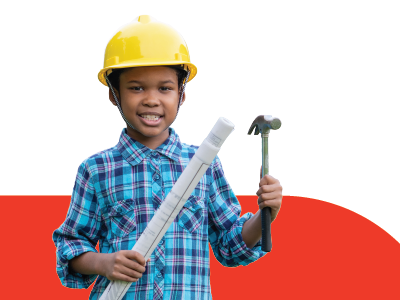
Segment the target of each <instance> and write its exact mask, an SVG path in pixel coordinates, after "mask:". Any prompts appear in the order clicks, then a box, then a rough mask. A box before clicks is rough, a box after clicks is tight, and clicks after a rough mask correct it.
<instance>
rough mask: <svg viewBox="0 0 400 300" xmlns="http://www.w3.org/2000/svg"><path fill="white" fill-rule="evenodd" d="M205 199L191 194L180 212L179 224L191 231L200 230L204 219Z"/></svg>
mask: <svg viewBox="0 0 400 300" xmlns="http://www.w3.org/2000/svg"><path fill="white" fill-rule="evenodd" d="M204 210H205V207H204V201H203V200H202V198H200V197H198V196H193V195H190V196H189V198H188V200H187V201H186V203H185V204H184V205H183V207H182V210H181V211H180V212H179V215H178V217H179V221H178V224H179V225H180V226H181V227H183V228H184V229H186V230H187V231H189V232H190V233H196V232H199V230H198V229H199V227H201V225H202V223H203V220H204V213H205V212H204Z"/></svg>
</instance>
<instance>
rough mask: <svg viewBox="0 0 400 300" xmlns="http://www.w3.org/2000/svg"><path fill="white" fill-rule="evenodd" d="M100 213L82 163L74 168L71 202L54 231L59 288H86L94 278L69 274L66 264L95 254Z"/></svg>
mask: <svg viewBox="0 0 400 300" xmlns="http://www.w3.org/2000/svg"><path fill="white" fill-rule="evenodd" d="M100 227H101V214H100V209H99V206H98V204H97V197H96V193H95V189H94V186H93V182H92V178H91V176H90V173H89V171H88V169H87V168H86V165H85V163H82V164H81V165H80V167H79V169H78V174H77V176H76V181H75V186H74V190H73V193H72V197H71V203H70V206H69V210H68V213H67V217H66V219H65V221H64V223H63V224H62V225H61V226H60V227H59V228H58V229H57V230H55V231H54V233H53V241H54V244H55V245H56V247H57V252H56V254H57V274H58V276H59V278H60V280H61V283H62V285H64V286H66V287H69V288H78V289H81V288H88V287H89V286H90V285H91V284H92V283H93V282H94V280H95V279H96V277H97V275H82V274H79V273H75V272H72V270H70V269H69V266H68V262H69V261H70V260H71V259H72V258H74V257H76V256H79V255H81V254H83V253H85V252H89V251H91V252H97V251H96V248H95V247H96V244H97V242H98V240H99V233H100Z"/></svg>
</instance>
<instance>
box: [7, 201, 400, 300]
mask: <svg viewBox="0 0 400 300" xmlns="http://www.w3.org/2000/svg"><path fill="white" fill-rule="evenodd" d="M238 198H239V201H240V203H241V205H242V211H243V212H247V211H253V212H255V211H254V210H255V209H257V205H256V198H255V197H254V196H239V197H238ZM0 201H1V205H2V208H1V212H0V225H1V228H2V238H3V240H2V243H1V250H0V251H1V258H2V263H1V264H2V266H1V272H0V274H1V275H0V276H1V286H2V291H1V293H2V299H29V298H33V297H34V298H36V297H39V295H40V299H59V300H62V299H71V298H74V299H88V297H89V293H90V289H89V290H73V289H68V288H65V287H63V286H62V285H61V283H60V281H59V279H58V277H57V274H56V256H55V246H54V244H53V242H52V239H51V236H52V232H53V231H54V230H55V229H56V228H57V227H58V226H60V224H61V223H62V222H63V221H64V219H65V215H66V213H67V210H68V206H69V201H70V196H1V197H0ZM272 238H273V241H272V245H273V247H272V252H271V253H269V254H267V255H266V256H265V257H263V258H262V259H260V260H258V261H257V262H255V263H253V264H251V265H250V266H246V267H237V268H226V267H223V266H222V265H220V264H219V263H218V262H217V261H216V259H215V258H214V256H213V254H211V258H210V260H211V289H212V295H213V298H214V299H242V298H253V297H257V299H275V300H276V299H400V290H399V286H400V243H399V242H397V241H396V240H395V239H394V238H392V237H391V236H390V235H389V234H388V233H386V232H385V231H384V230H383V229H381V228H380V227H379V226H377V225H375V224H374V223H372V222H370V221H369V220H367V219H365V218H364V217H362V216H360V215H358V214H356V213H354V212H352V211H349V210H347V209H345V208H343V207H340V206H337V205H334V204H330V203H327V202H324V201H319V200H314V199H309V198H302V197H291V196H285V197H284V199H283V205H282V209H281V212H280V213H279V216H278V218H277V219H276V221H275V222H274V223H273V224H272ZM32 296H33V297H32ZM35 296H36V297H35Z"/></svg>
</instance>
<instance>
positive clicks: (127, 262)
mask: <svg viewBox="0 0 400 300" xmlns="http://www.w3.org/2000/svg"><path fill="white" fill-rule="evenodd" d="M122 265H123V266H124V267H125V268H129V269H131V270H136V271H137V272H140V273H143V272H144V271H146V268H145V267H144V266H143V265H141V264H139V263H137V262H136V261H134V260H131V259H129V258H126V260H125V261H123V264H122Z"/></svg>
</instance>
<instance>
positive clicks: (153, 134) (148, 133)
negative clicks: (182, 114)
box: [127, 126, 169, 139]
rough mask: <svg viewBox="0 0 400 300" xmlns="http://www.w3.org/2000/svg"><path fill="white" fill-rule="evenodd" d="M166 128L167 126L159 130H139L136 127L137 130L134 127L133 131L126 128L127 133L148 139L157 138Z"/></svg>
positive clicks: (158, 128)
mask: <svg viewBox="0 0 400 300" xmlns="http://www.w3.org/2000/svg"><path fill="white" fill-rule="evenodd" d="M168 128H169V126H167V127H166V128H164V129H163V128H160V127H151V128H140V127H139V126H138V128H136V127H135V129H132V128H130V127H129V126H127V129H128V133H129V132H131V133H132V134H134V135H139V136H142V137H143V138H150V139H151V138H157V137H159V136H160V135H161V134H163V133H164V132H165V130H167V129H168Z"/></svg>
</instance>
